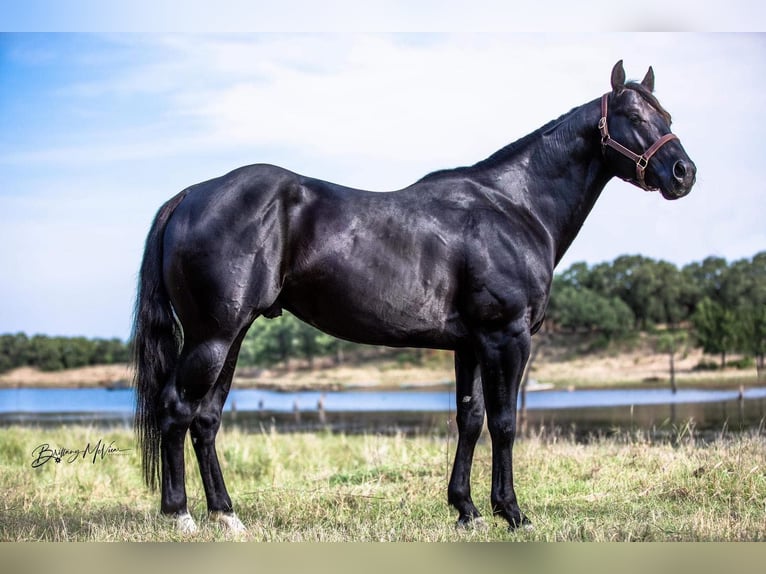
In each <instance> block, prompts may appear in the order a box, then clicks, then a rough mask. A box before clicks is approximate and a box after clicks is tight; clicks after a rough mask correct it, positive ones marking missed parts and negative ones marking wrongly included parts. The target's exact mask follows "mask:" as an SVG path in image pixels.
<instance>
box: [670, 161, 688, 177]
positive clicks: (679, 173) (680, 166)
mask: <svg viewBox="0 0 766 574" xmlns="http://www.w3.org/2000/svg"><path fill="white" fill-rule="evenodd" d="M673 177H675V178H676V180H678V181H679V182H683V181H684V180H685V179H686V163H685V162H684V161H683V160H678V161H677V162H676V163H674V164H673Z"/></svg>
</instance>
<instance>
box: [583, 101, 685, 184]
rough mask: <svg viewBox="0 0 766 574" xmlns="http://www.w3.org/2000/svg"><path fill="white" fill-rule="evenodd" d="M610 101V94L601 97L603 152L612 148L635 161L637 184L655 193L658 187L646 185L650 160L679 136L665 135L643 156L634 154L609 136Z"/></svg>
mask: <svg viewBox="0 0 766 574" xmlns="http://www.w3.org/2000/svg"><path fill="white" fill-rule="evenodd" d="M608 99H609V93H606V94H604V95H603V96H602V97H601V119H600V120H599V122H598V129H599V131H600V132H601V150H602V151H606V149H605V148H606V146H608V147H610V148H612V149H613V150H615V151H617V152H619V153H621V154H622V155H624V156H625V157H627V158H629V159H631V160H633V161H634V162H636V179H635V182H636V183H637V184H638V185H639V186H640V187H641V188H642V189H645V190H646V191H655V190H656V189H657V188H656V187H649V186H648V185H646V181H645V180H644V172H645V171H646V167H647V166H648V165H649V160H650V159H651V158H652V156H653V155H654V154H655V153H657V150H659V149H660V148H661V147H662V146H663V145H665V144H666V143H668V142H669V141H671V140H675V139H678V136H677V135H675V134H672V133H671V134H665V135H664V136H662V137H661V138H660V139H658V140H657V141H656V142H654V143H653V144H652V145H651V146H650V147H649V149H648V150H646V151H645V152H644V153H643V154H641V155H639V154H637V153H634V152H632V151H631V150H629V149H628V148H626V147H625V146H624V145H622V144H620V143H618V142H616V141H614V140H613V139H612V137H611V136H610V135H609V128H608V127H607V125H606V112H607V100H608Z"/></svg>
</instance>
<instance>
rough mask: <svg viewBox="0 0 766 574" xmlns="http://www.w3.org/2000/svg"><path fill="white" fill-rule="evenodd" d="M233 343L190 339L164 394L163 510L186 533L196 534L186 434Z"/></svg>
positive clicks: (162, 401) (162, 397) (162, 402)
mask: <svg viewBox="0 0 766 574" xmlns="http://www.w3.org/2000/svg"><path fill="white" fill-rule="evenodd" d="M229 347H230V341H228V340H226V339H225V338H223V339H214V338H211V339H206V340H193V339H189V338H187V339H186V340H185V341H184V346H183V349H182V351H181V356H180V358H179V362H178V365H177V368H176V370H175V372H174V373H173V374H172V376H171V377H170V379H169V380H168V382H167V384H166V385H165V386H164V388H163V390H162V391H161V393H160V404H161V407H160V409H159V412H158V417H159V421H158V422H159V427H160V436H161V440H160V459H161V471H162V472H161V474H162V480H161V488H162V494H161V501H162V502H161V510H162V513H163V514H164V515H166V516H170V517H172V518H174V519H175V521H176V527H177V528H178V530H180V531H181V532H184V533H193V532H195V531H196V524H195V523H194V520H193V519H192V517H191V515H190V514H189V509H188V505H187V497H186V485H185V473H184V441H185V439H186V433H187V431H188V430H189V427H190V426H191V424H192V422H193V421H194V419H195V417H196V416H197V413H198V411H199V409H200V407H201V405H202V403H203V402H204V399H205V396H206V395H207V394H208V391H210V389H211V388H213V386H214V385H215V383H216V381H217V380H218V377H219V374H220V372H221V371H222V370H223V368H224V365H225V362H226V357H227V355H228V350H229Z"/></svg>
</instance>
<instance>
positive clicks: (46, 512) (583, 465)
mask: <svg viewBox="0 0 766 574" xmlns="http://www.w3.org/2000/svg"><path fill="white" fill-rule="evenodd" d="M687 430H688V429H687ZM1 436H2V438H0V465H1V466H0V488H1V489H2V492H3V494H2V503H1V506H0V540H3V541H30V540H32V541H34V540H45V541H69V540H80V541H114V540H127V541H149V540H151V541H154V540H159V541H167V540H180V539H183V538H182V537H181V536H179V535H178V534H177V533H175V532H174V531H173V529H172V528H171V525H170V524H169V523H167V522H166V521H165V520H163V519H162V518H161V517H160V516H159V515H158V513H157V508H158V505H159V499H158V495H157V494H156V493H154V494H153V493H150V492H148V491H147V490H146V489H145V488H144V486H143V485H142V483H141V480H140V473H139V463H138V459H137V456H136V452H135V451H129V452H128V453H127V454H125V455H120V456H106V457H104V458H103V459H101V458H99V459H97V460H96V461H95V462H92V461H91V460H90V458H89V459H88V460H87V461H84V460H80V459H78V460H77V461H75V462H71V463H70V462H66V461H62V462H61V463H58V464H56V463H55V462H53V461H50V462H48V463H46V464H44V465H43V466H41V467H39V468H32V466H31V462H32V458H33V457H32V454H31V453H32V451H33V449H34V448H35V447H36V446H37V445H39V444H40V443H41V442H48V443H49V444H50V445H51V446H59V447H61V446H63V447H67V448H70V449H74V448H82V447H84V445H85V444H87V443H88V442H91V443H92V444H95V442H96V441H98V440H99V439H102V440H103V441H104V442H105V443H109V442H111V441H114V444H115V446H117V447H119V448H133V437H132V435H131V433H130V432H129V431H127V430H115V431H103V430H98V429H93V428H89V427H61V428H58V429H53V430H51V429H33V428H8V429H4V430H3V433H2V435H1ZM676 438H678V439H680V440H676V441H671V442H653V441H650V440H648V439H647V438H646V437H644V436H641V435H630V436H628V435H622V436H620V437H616V438H609V439H606V438H600V439H594V440H593V441H592V442H591V443H590V444H587V445H586V444H581V443H576V442H574V441H572V440H570V439H568V438H565V437H557V436H553V437H540V436H538V437H533V438H531V439H525V440H523V441H520V442H518V443H517V446H516V450H515V468H516V477H517V479H516V487H517V492H518V494H519V497H520V500H521V504H522V509H523V510H524V511H525V512H526V513H527V514H528V515H529V516H530V518H531V519H532V520H533V521H534V523H535V528H534V529H533V530H531V531H526V530H525V531H520V532H510V533H509V532H508V531H507V530H506V528H505V525H504V524H503V523H502V522H501V521H497V520H490V521H489V522H490V528H489V529H488V530H487V531H476V532H465V531H456V530H455V528H454V527H453V524H454V520H455V518H456V516H455V513H454V512H453V511H452V510H451V509H450V508H449V507H448V506H447V503H446V485H447V478H448V472H449V462H450V461H451V458H452V456H453V453H454V438H453V439H450V440H449V441H448V440H447V439H445V438H443V437H442V438H436V437H420V438H405V437H402V436H388V437H386V436H342V435H329V434H328V435H317V434H297V435H278V434H271V433H267V434H244V433H241V432H239V431H228V432H224V433H222V436H221V437H220V439H219V445H220V448H219V453H220V455H221V458H222V460H223V463H222V464H223V467H224V472H225V476H226V480H227V484H228V486H229V490H230V493H231V494H232V498H233V499H234V501H235V506H236V509H237V512H238V514H239V515H240V517H241V518H242V520H243V522H244V523H245V524H246V525H247V527H248V534H247V535H246V536H245V537H244V538H243V539H244V540H252V541H458V540H488V541H496V540H519V541H617V540H619V541H633V540H653V541H674V540H694V541H698V540H717V541H733V540H737V541H742V540H766V437H765V436H764V435H763V434H758V433H751V434H743V435H727V436H722V437H720V438H719V439H718V440H716V441H714V442H712V443H708V444H702V443H699V442H697V441H695V440H694V439H693V436H691V435H690V434H689V433H688V432H686V433H681V434H680V435H679V437H676ZM190 455H191V449H190V448H189V447H188V446H187V458H190ZM490 475H491V471H490V451H489V445H488V444H487V443H486V441H482V442H481V443H480V445H479V447H478V448H477V453H476V464H475V469H474V474H473V484H474V492H475V495H474V500H476V502H477V504H478V506H479V508H480V510H481V511H482V512H483V513H484V514H485V515H486V514H488V513H489V503H488V497H489V481H490ZM187 477H188V478H187V481H188V485H187V486H188V492H189V502H190V510H191V512H192V514H193V515H194V516H195V518H196V519H197V521H198V523H199V524H200V526H201V529H200V532H199V533H198V534H196V535H195V536H193V537H192V538H191V539H192V540H203V541H204V540H223V539H226V535H225V533H223V532H221V531H220V530H219V529H218V528H217V527H215V526H213V525H211V524H209V523H208V522H207V521H206V520H205V516H204V515H205V504H204V493H203V491H202V487H201V483H200V480H199V478H198V473H197V468H196V463H192V462H189V464H188V469H187Z"/></svg>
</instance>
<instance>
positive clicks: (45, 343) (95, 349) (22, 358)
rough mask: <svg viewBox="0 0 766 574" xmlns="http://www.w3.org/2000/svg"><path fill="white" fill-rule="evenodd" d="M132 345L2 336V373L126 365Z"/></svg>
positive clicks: (47, 337) (59, 338)
mask: <svg viewBox="0 0 766 574" xmlns="http://www.w3.org/2000/svg"><path fill="white" fill-rule="evenodd" d="M129 359H130V348H129V345H128V343H126V342H125V341H121V340H120V339H87V338H85V337H49V336H46V335H35V336H33V337H27V335H25V334H24V333H16V334H15V335H0V373H2V372H5V371H9V370H11V369H15V368H17V367H37V368H39V369H40V370H43V371H60V370H62V369H74V368H77V367H87V366H89V365H111V364H117V363H126V362H128V360H129Z"/></svg>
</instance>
